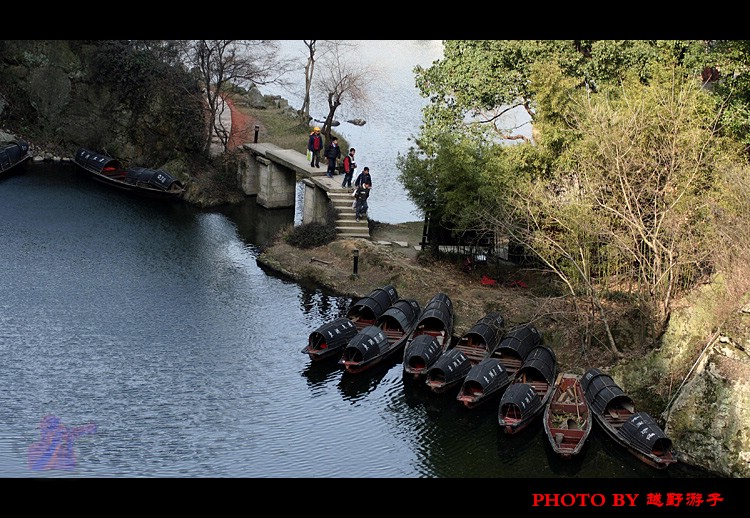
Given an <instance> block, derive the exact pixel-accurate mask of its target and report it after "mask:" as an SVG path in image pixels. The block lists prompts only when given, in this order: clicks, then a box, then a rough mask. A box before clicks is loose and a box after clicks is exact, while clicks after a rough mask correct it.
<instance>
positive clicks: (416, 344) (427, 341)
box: [404, 334, 443, 367]
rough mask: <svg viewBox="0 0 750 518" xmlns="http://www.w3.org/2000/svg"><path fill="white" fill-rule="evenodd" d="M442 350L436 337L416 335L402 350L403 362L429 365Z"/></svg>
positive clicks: (412, 365) (412, 364)
mask: <svg viewBox="0 0 750 518" xmlns="http://www.w3.org/2000/svg"><path fill="white" fill-rule="evenodd" d="M442 352H443V350H442V348H441V347H440V342H438V339H437V338H436V337H434V336H432V335H427V334H425V335H417V336H416V337H415V338H414V339H413V340H412V341H411V342H409V343H408V345H407V346H406V349H405V350H404V364H405V365H407V366H411V367H414V366H417V365H419V366H425V367H429V366H430V365H432V364H433V363H435V360H437V358H438V357H439V356H440V355H441V353H442Z"/></svg>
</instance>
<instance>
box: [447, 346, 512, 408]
mask: <svg viewBox="0 0 750 518" xmlns="http://www.w3.org/2000/svg"><path fill="white" fill-rule="evenodd" d="M512 381H513V380H512V379H511V377H510V376H508V371H506V370H505V367H503V364H502V363H501V362H500V360H498V359H497V358H484V359H482V360H481V361H480V362H479V363H477V364H476V365H474V366H473V367H471V369H470V370H469V372H468V374H466V377H465V378H464V380H463V383H462V384H461V388H460V389H459V391H458V395H457V396H456V400H457V401H458V402H459V403H461V404H462V405H464V406H465V407H466V408H475V407H477V406H479V405H481V404H483V403H486V402H487V401H491V400H493V399H495V397H497V396H500V395H501V394H502V393H503V391H505V389H507V388H508V386H509V385H510V384H511V382H512Z"/></svg>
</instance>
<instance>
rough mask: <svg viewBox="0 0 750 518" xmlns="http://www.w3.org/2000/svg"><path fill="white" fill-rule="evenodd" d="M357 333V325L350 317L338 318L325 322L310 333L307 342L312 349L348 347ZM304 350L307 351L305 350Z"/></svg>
mask: <svg viewBox="0 0 750 518" xmlns="http://www.w3.org/2000/svg"><path fill="white" fill-rule="evenodd" d="M356 334H357V326H355V325H354V322H352V321H351V320H349V319H348V318H344V317H342V318H337V319H336V320H333V321H331V322H328V323H326V324H323V325H322V326H320V327H319V328H317V329H316V330H315V331H313V332H312V333H310V336H309V337H308V340H307V343H308V346H309V348H310V349H313V350H316V349H338V348H344V347H346V344H347V343H349V340H351V339H352V338H353V337H354V335H356ZM302 352H307V350H306V349H305V350H303V351H302Z"/></svg>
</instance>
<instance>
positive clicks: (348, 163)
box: [341, 148, 357, 188]
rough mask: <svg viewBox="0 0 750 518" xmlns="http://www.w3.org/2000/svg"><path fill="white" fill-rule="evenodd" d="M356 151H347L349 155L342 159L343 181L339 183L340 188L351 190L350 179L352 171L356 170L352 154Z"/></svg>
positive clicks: (351, 149) (352, 149) (352, 174)
mask: <svg viewBox="0 0 750 518" xmlns="http://www.w3.org/2000/svg"><path fill="white" fill-rule="evenodd" d="M356 152H357V150H356V149H354V148H350V149H349V154H348V155H346V156H345V157H344V181H343V182H341V187H348V188H351V186H352V177H353V176H354V170H355V169H356V168H357V163H356V162H355V161H354V153H356Z"/></svg>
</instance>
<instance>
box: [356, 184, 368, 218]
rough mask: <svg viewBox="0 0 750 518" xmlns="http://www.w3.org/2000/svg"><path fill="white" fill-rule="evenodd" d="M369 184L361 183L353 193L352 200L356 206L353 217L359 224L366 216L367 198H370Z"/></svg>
mask: <svg viewBox="0 0 750 518" xmlns="http://www.w3.org/2000/svg"><path fill="white" fill-rule="evenodd" d="M370 187H371V186H370V184H369V183H363V184H362V185H360V186H359V187H357V190H356V191H354V199H355V200H356V206H355V208H354V216H355V217H356V219H357V222H359V219H360V218H364V217H365V216H366V215H367V209H368V208H369V207H368V206H367V198H369V197H370Z"/></svg>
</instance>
